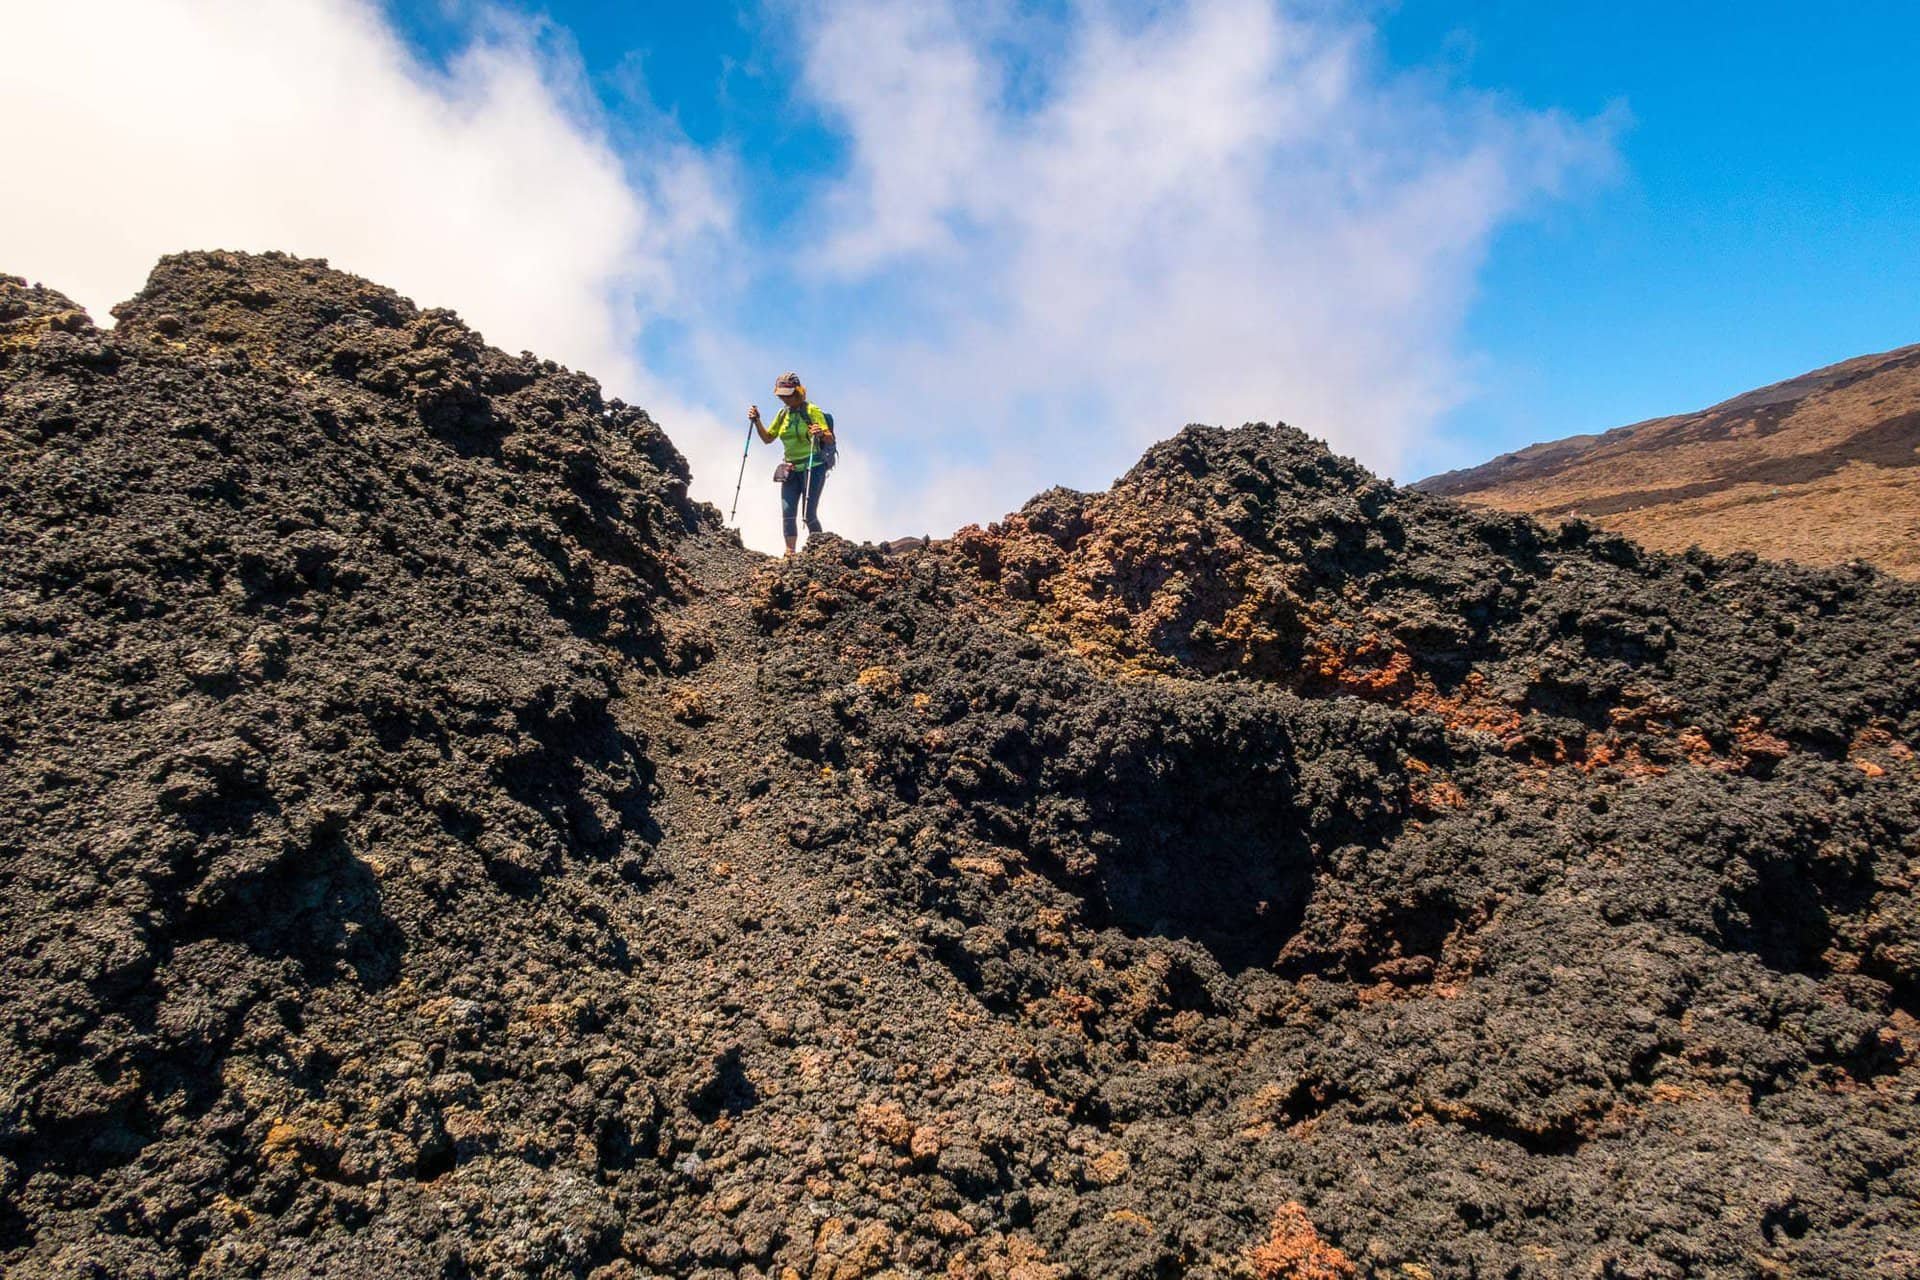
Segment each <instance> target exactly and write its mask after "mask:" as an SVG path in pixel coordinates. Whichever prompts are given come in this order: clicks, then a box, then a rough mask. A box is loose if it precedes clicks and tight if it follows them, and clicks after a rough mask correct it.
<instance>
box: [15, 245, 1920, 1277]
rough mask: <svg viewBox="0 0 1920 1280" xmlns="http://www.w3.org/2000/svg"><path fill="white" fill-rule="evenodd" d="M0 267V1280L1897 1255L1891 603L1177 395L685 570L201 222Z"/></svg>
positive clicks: (1915, 936) (624, 409) (597, 407)
mask: <svg viewBox="0 0 1920 1280" xmlns="http://www.w3.org/2000/svg"><path fill="white" fill-rule="evenodd" d="M116 314H117V315H118V317H119V319H120V324H119V326H118V327H117V328H116V329H114V330H113V331H111V332H102V331H99V330H96V329H95V328H94V327H93V326H92V325H91V324H90V323H88V322H87V321H86V319H85V317H84V315H82V314H80V313H79V312H78V311H77V309H75V308H74V307H73V306H72V304H71V303H70V302H68V301H67V300H66V299H64V298H62V297H60V296H59V295H57V294H53V293H51V292H49V291H45V290H29V289H27V288H26V287H25V285H24V284H22V283H21V282H19V281H17V280H13V279H11V278H0V456H3V457H4V463H5V465H4V468H3V469H0V485H3V486H4V488H5V503H4V507H0V543H3V544H4V548H5V556H4V559H3V560H0V605H3V606H4V608H3V609H0V700H3V701H0V705H4V707H5V716H4V719H0V761H3V762H4V768H3V769H0V799H3V800H4V809H0V859H4V860H3V861H0V937H4V938H5V943H4V945H3V946H0V975H3V978H0V980H3V981H4V983H5V986H4V988H3V989H4V990H5V992H6V994H7V1006H6V1024H5V1031H4V1035H0V1268H4V1270H5V1271H6V1274H8V1275H9V1276H12V1275H21V1276H69V1275H88V1274H95V1275H114V1276H118V1275H154V1276H169V1277H171V1276H180V1277H186V1276H219V1275H255V1276H288V1277H291V1276H308V1275H332V1276H362V1275H365V1276H462V1275H484V1276H496V1275H497V1276H507V1275H540V1276H588V1275H593V1276H598V1277H614V1276H634V1275H655V1274H665V1275H687V1276H693V1275H708V1276H718V1275H746V1276H756V1275H757V1276H766V1277H784V1276H787V1275H793V1276H807V1277H826V1278H833V1280H851V1278H853V1277H860V1276H880V1275H884V1274H889V1273H890V1274H895V1275H902V1276H907V1275H928V1274H939V1275H946V1276H951V1277H956V1278H965V1277H980V1278H984V1277H993V1278H994V1280H1050V1278H1055V1280H1057V1278H1059V1277H1065V1276H1088V1277H1108V1276H1161V1275H1202V1276H1204V1275H1212V1276H1220V1277H1225V1276H1257V1277H1279V1276H1290V1275H1297V1276H1340V1275H1352V1274H1363V1273H1364V1274H1380V1275H1394V1276H1418V1275H1432V1276H1452V1275H1475V1274H1499V1275H1538V1276H1559V1275H1613V1276H1623V1277H1624V1276H1666V1275H1673V1276H1679V1275H1695V1274H1705V1275H1769V1274H1787V1273H1789V1272H1791V1273H1796V1274H1808V1275H1815V1274H1817V1275H1831V1276H1882V1275H1894V1274H1903V1273H1905V1272H1906V1271H1910V1270H1913V1269H1914V1268H1916V1267H1920V1251H1916V1250H1915V1247H1914V1245H1913V1244H1912V1241H1913V1240H1914V1239H1916V1238H1920V1183H1916V1181H1915V1175H1914V1173H1913V1172H1912V1170H1913V1169H1915V1168H1916V1167H1920V1159H1917V1158H1916V1157H1920V1151H1917V1150H1916V1146H1917V1145H1920V1137H1916V1128H1915V1126H1916V1123H1917V1122H1920V1096H1917V1095H1920V1059H1917V1056H1916V1055H1920V1024H1917V1023H1916V1021H1915V1019H1916V1015H1917V1014H1920V913H1917V912H1916V909H1915V905H1914V901H1913V886H1914V883H1915V876H1916V874H1920V785H1917V784H1920V768H1916V763H1915V759H1914V755H1913V747H1914V744H1915V743H1916V742H1920V590H1916V589H1915V588H1913V587H1911V586H1907V585H1903V584H1899V583H1896V582H1893V581H1890V580H1888V579H1886V578H1883V577H1881V576H1879V575H1876V574H1874V573H1872V572H1870V571H1867V570H1864V569H1857V568H1854V569H1843V570H1830V571H1808V570H1796V569H1791V568H1785V567H1781V566H1776V565H1771V564H1767V563H1764V562H1758V561H1755V560H1753V559H1752V558H1751V557H1734V558H1731V559H1726V560H1720V559H1715V558H1712V557H1708V556H1704V555H1699V554H1695V555H1691V556H1688V557H1685V558H1675V557H1670V556H1664V555H1658V554H1653V553H1648V552H1645V551H1643V550H1641V549H1640V548H1638V547H1636V546H1635V545H1634V544H1632V543H1629V542H1626V541H1625V540H1623V539H1620V538H1618V537H1615V536H1613V535H1610V534H1605V533H1601V532H1599V531H1596V530H1593V529H1591V528H1590V527H1587V526H1584V525H1580V524H1578V523H1575V524H1569V525H1565V526H1562V527H1561V528H1559V529H1558V530H1548V529H1544V528H1542V527H1541V526H1539V525H1537V524H1534V523H1532V522H1531V521H1529V520H1526V519H1524V518H1521V517H1516V516H1508V515H1502V514H1497V513H1486V512H1470V511H1467V510H1465V509H1463V508H1460V507H1458V506H1456V505H1454V504H1452V503H1450V502H1447V501H1444V500H1441V499H1437V498H1434V497H1430V496H1427V495H1423V494H1419V493H1413V492H1410V491H1407V490H1403V489H1398V488H1395V487H1394V486H1392V485H1389V484H1385V483H1383V482H1380V481H1378V480H1376V479H1374V478H1372V477H1371V476H1369V475H1367V474H1366V473H1365V472H1364V471H1362V470H1360V469H1359V468H1357V467H1355V466H1353V465H1352V464H1351V463H1348V462H1345V461H1344V460H1341V459H1338V458H1335V457H1333V456H1332V455H1330V454H1329V453H1327V452H1326V450H1325V449H1324V448H1322V447H1320V446H1319V445H1317V444H1315V443H1313V442H1311V441H1309V440H1307V439H1306V438H1305V437H1304V436H1301V435H1300V434H1298V433H1297V432H1293V431H1290V430H1288V429H1285V428H1263V427H1249V428H1243V429H1240V430H1238V431H1219V430H1214V429H1208V428H1188V429H1187V430H1186V431H1183V432H1181V433H1180V434H1179V435H1178V436H1177V437H1175V438H1174V439H1172V440H1169V441H1167V442H1165V443H1163V444H1161V445H1158V446H1156V447H1155V448H1154V449H1153V450H1151V451H1149V453H1148V454H1147V455H1146V457H1145V458H1144V459H1143V460H1142V461H1141V463H1140V465H1139V466H1138V467H1136V468H1135V469H1134V471H1132V472H1131V473H1129V475H1128V476H1127V477H1125V478H1124V479H1123V480H1122V481H1121V482H1120V483H1119V484H1117V485H1116V486H1115V487H1114V489H1113V490H1112V491H1111V492H1109V493H1106V494H1100V495H1087V494H1077V493H1073V492H1070V491H1067V490H1052V491H1049V492H1048V493H1046V494H1043V495H1041V496H1040V497H1038V498H1036V499H1034V500H1033V501H1032V502H1031V503H1029V504H1028V505H1027V507H1025V508H1024V509H1023V510H1022V511H1020V512H1018V513H1016V514H1014V515H1011V516H1009V517H1008V518H1007V519H1006V520H1004V521H1002V522H1001V523H999V524H996V525H994V526H991V527H989V528H986V529H979V528H969V529H965V530H962V531H960V532H959V533H958V534H956V535H955V536H954V537H953V538H951V539H948V540H946V541H941V542H933V543H931V544H924V545H922V544H918V543H915V544H910V545H908V544H896V545H894V546H891V547H886V548H876V547H871V546H866V547H861V546H854V545H851V544H849V543H846V542H844V541H841V540H839V539H836V538H832V537H825V538H820V539H817V540H816V541H815V542H814V543H813V544H812V545H810V546H809V548H808V550H807V552H806V553H805V554H804V555H803V556H801V557H799V558H797V559H795V560H792V561H787V562H771V561H767V560H765V559H763V558H762V557H759V556H755V555H753V554H751V553H748V552H746V551H744V550H743V549H742V548H741V547H740V546H739V543H738V541H737V539H736V538H735V537H734V536H733V535H732V534H731V533H729V532H728V531H726V530H724V529H723V528H722V527H721V526H720V522H719V519H718V516H717V514H716V513H714V512H713V511H712V510H711V509H710V508H706V507H703V506H700V505H697V504H693V503H691V502H690V501H689V500H688V498H687V495H686V481H687V473H686V469H685V465H684V463H683V462H682V461H681V459H680V457H679V455H678V454H677V453H676V452H675V451H674V450H673V448H672V446H671V444H670V443H669V442H668V441H667V440H666V438H665V436H664V435H662V433H661V432H660V430H659V429H658V427H656V426H655V424H653V422H652V421H651V420H650V419H648V418H647V416H646V415H645V414H644V413H642V412H641V411H639V410H637V409H633V408H631V407H628V406H624V405H620V404H618V403H617V402H609V401H603V399H602V397H601V395H600V393H599V390H598V388H597V387H596V386H595V384H593V383H592V381H591V380H589V379H587V378H584V377H581V376H579V375H576V374H573V373H569V372H567V371H565V370H562V369H559V368H557V367H555V366H553V365H551V364H549V363H545V362H541V361H539V360H536V359H534V358H533V357H531V356H523V357H519V358H514V357H508V356H506V355H503V354H502V353H500V352H498V351H494V350H492V349H490V348H487V347H486V346H485V345H484V344H483V343H482V341H481V340H480V338H479V337H478V336H477V335H475V334H474V333H473V332H472V331H471V330H469V329H467V328H466V327H465V326H463V325H462V324H461V323H460V322H459V321H458V320H457V319H456V318H455V317H453V316H452V315H450V314H449V313H446V312H443V311H425V312H422V311H417V310H416V309H415V308H414V307H413V306H412V305H411V304H409V303H407V302H406V301H404V300H403V299H400V298H398V297H396V296H395V295H393V294H392V293H390V292H388V291H386V290H383V289H379V288H377V287H375V286H372V285H369V284H367V283H366V282H364V281H360V280H356V279H354V278H352V277H348V276H345V275H342V274H340V273H337V272H332V271H329V270H327V269H326V268H325V266H324V264H321V263H314V262H307V261H301V260H296V259H291V258H285V257H280V256H277V255H267V256H264V257H249V256H244V255H228V254H191V255H182V256H179V257H175V258H169V259H167V260H165V261H163V262H162V264H161V265H160V267H159V268H158V269H157V270H156V272H155V274H154V277H153V279H152V281H151V282H150V284H149V286H148V288H147V289H146V290H145V291H144V292H143V293H142V294H141V295H140V296H139V297H138V298H136V299H134V300H133V301H132V302H130V303H127V304H125V305H124V306H122V307H121V308H119V309H118V310H117V312H116Z"/></svg>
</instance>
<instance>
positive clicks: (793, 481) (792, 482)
mask: <svg viewBox="0 0 1920 1280" xmlns="http://www.w3.org/2000/svg"><path fill="white" fill-rule="evenodd" d="M799 509H800V473H799V472H798V471H790V472H788V473H787V478H786V479H785V480H782V481H781V482H780V532H781V533H782V534H783V535H785V537H786V539H787V550H789V551H791V550H793V541H794V538H795V536H796V535H797V534H798V533H799V526H798V523H797V521H796V519H795V513H797V512H798V511H799Z"/></svg>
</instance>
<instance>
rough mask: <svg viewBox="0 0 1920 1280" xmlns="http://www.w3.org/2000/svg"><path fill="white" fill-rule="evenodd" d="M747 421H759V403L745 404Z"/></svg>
mask: <svg viewBox="0 0 1920 1280" xmlns="http://www.w3.org/2000/svg"><path fill="white" fill-rule="evenodd" d="M747 421H748V422H758V421H760V406H759V405H757V404H750V405H748V406H747Z"/></svg>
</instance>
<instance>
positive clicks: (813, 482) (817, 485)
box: [780, 467, 827, 538]
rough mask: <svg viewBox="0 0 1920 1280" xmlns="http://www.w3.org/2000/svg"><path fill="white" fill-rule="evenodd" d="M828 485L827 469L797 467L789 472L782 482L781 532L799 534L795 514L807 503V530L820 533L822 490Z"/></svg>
mask: <svg viewBox="0 0 1920 1280" xmlns="http://www.w3.org/2000/svg"><path fill="white" fill-rule="evenodd" d="M826 487H827V469H826V468H825V467H815V468H813V469H812V470H811V471H801V470H799V469H798V468H795V469H794V470H792V471H789V472H788V473H787V478H786V479H785V480H782V481H781V482H780V532H781V533H783V534H785V535H786V536H787V537H789V538H792V537H794V536H796V535H797V533H798V529H797V528H796V525H797V521H796V520H795V518H794V517H795V515H796V514H797V513H798V512H799V511H800V509H801V506H802V504H803V503H804V504H805V507H806V514H807V532H808V533H819V532H821V529H820V491H821V490H822V489H825V488H826Z"/></svg>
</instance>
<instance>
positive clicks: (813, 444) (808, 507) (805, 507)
mask: <svg viewBox="0 0 1920 1280" xmlns="http://www.w3.org/2000/svg"><path fill="white" fill-rule="evenodd" d="M819 447H820V442H819V440H818V438H817V437H815V436H814V434H813V432H812V431H811V430H809V431H808V432H807V478H806V480H805V481H803V482H802V483H801V486H800V489H801V492H802V493H803V494H804V495H805V496H806V501H805V502H804V503H802V504H801V507H800V509H801V510H802V511H804V512H806V515H807V539H808V541H812V539H813V451H814V450H815V449H818V448H819Z"/></svg>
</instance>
